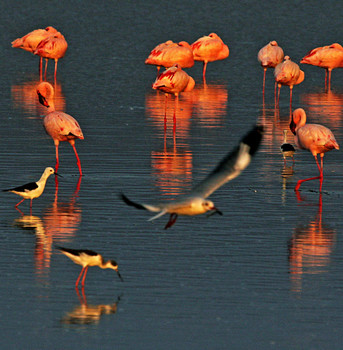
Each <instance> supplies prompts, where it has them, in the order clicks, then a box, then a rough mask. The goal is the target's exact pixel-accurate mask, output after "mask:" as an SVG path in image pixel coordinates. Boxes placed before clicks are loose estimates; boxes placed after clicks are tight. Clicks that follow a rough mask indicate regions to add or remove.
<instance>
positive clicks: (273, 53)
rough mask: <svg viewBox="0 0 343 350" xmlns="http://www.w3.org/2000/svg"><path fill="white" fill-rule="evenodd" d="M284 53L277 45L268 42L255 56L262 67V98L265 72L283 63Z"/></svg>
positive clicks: (274, 42)
mask: <svg viewBox="0 0 343 350" xmlns="http://www.w3.org/2000/svg"><path fill="white" fill-rule="evenodd" d="M283 58H284V53H283V50H282V48H281V47H280V46H278V43H277V42H276V41H275V40H273V41H270V42H269V43H268V44H267V45H266V46H264V47H262V49H261V50H260V51H259V52H258V54H257V60H258V61H259V62H260V64H261V66H262V67H263V71H264V73H263V96H264V88H265V81H266V72H267V68H275V67H276V66H277V65H278V64H279V63H281V62H282V61H283ZM275 91H276V83H275Z"/></svg>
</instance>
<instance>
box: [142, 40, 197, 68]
mask: <svg viewBox="0 0 343 350" xmlns="http://www.w3.org/2000/svg"><path fill="white" fill-rule="evenodd" d="M175 63H178V64H179V65H180V67H181V68H190V67H193V65H194V58H193V51H192V48H191V46H190V45H189V44H188V43H187V42H186V41H180V42H179V43H174V42H173V41H172V40H168V41H166V42H165V43H161V44H159V45H157V46H156V47H155V48H154V49H153V50H152V51H151V52H150V55H149V57H148V58H147V59H146V60H145V64H152V65H155V66H157V73H159V71H160V68H161V66H162V67H165V68H169V67H172V66H173V65H174V64H175Z"/></svg>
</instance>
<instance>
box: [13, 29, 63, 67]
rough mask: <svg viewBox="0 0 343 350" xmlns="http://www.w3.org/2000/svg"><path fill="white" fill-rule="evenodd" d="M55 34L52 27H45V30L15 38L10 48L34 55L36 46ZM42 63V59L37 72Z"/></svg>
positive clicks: (34, 31)
mask: <svg viewBox="0 0 343 350" xmlns="http://www.w3.org/2000/svg"><path fill="white" fill-rule="evenodd" d="M55 33H57V30H56V29H55V28H54V27H51V26H49V27H46V28H45V29H36V30H33V31H32V32H30V33H28V34H26V35H24V36H23V37H21V38H17V39H15V40H13V41H12V43H11V44H12V47H17V48H20V49H23V50H25V51H29V52H32V53H34V52H35V51H36V49H37V46H38V44H39V43H40V42H41V41H42V40H44V39H46V38H47V37H49V36H51V35H53V34H55ZM42 61H43V57H41V58H40V60H39V72H41V71H42Z"/></svg>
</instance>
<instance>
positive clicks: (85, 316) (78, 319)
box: [61, 289, 120, 325]
mask: <svg viewBox="0 0 343 350" xmlns="http://www.w3.org/2000/svg"><path fill="white" fill-rule="evenodd" d="M76 292H77V295H78V297H79V300H80V305H78V306H76V307H74V309H73V310H72V311H70V312H67V313H66V315H65V316H64V317H63V318H62V319H61V323H63V324H68V325H86V324H98V323H99V322H100V319H101V317H102V316H103V315H110V314H115V313H116V312H117V310H118V304H119V301H120V296H119V297H118V298H117V300H116V301H115V302H114V303H112V304H98V305H89V304H88V303H87V300H86V295H85V293H84V289H82V297H81V295H80V292H79V291H78V289H76Z"/></svg>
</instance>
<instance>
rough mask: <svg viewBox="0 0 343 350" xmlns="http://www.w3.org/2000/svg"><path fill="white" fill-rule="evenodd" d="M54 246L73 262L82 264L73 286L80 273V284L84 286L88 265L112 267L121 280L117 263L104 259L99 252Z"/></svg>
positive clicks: (77, 281)
mask: <svg viewBox="0 0 343 350" xmlns="http://www.w3.org/2000/svg"><path fill="white" fill-rule="evenodd" d="M55 248H56V249H58V250H59V251H60V252H61V253H63V254H64V255H65V256H67V257H68V258H69V259H71V260H72V261H73V262H74V263H75V264H78V265H81V266H82V270H81V273H80V275H79V277H78V278H77V280H76V282H75V288H77V286H78V284H79V282H80V279H81V276H82V274H83V278H82V281H81V286H82V287H84V285H85V279H86V275H87V271H88V267H89V266H99V267H100V268H101V269H112V270H114V271H116V272H117V275H118V277H119V278H120V280H121V281H122V282H123V278H122V277H121V275H120V273H119V270H118V264H117V263H116V262H115V261H114V260H107V261H105V260H104V258H103V257H102V256H101V255H100V254H98V253H96V252H94V251H92V250H82V249H69V248H63V247H55Z"/></svg>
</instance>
